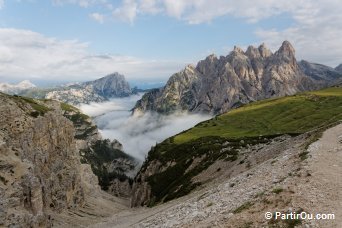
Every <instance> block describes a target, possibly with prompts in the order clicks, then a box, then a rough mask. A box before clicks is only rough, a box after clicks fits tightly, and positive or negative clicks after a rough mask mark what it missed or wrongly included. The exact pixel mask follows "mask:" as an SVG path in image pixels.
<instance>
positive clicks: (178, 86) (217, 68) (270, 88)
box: [133, 41, 342, 115]
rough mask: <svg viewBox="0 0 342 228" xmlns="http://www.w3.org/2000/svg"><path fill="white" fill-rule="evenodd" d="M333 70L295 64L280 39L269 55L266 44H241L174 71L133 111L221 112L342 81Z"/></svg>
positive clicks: (290, 50)
mask: <svg viewBox="0 0 342 228" xmlns="http://www.w3.org/2000/svg"><path fill="white" fill-rule="evenodd" d="M340 68H341V67H337V68H336V69H333V68H330V67H327V66H324V65H320V64H313V63H308V62H306V61H301V62H299V63H298V62H297V60H296V58H295V49H294V48H293V46H292V45H291V44H290V42H288V41H284V42H283V43H282V45H281V47H280V48H279V50H278V51H276V52H275V53H272V52H271V51H270V50H269V49H268V48H267V47H266V46H265V44H262V45H260V46H259V47H258V48H256V47H253V46H249V47H248V48H247V50H246V51H243V50H242V49H241V48H239V47H234V50H233V51H232V52H231V53H230V54H229V55H227V56H221V57H219V58H218V57H216V56H215V55H210V56H208V57H207V58H206V59H205V60H202V61H200V62H198V63H197V65H196V66H193V65H188V66H187V67H186V68H185V69H184V70H182V71H180V72H178V73H176V74H174V75H172V76H171V77H170V79H169V80H168V82H167V83H166V85H165V86H164V87H163V88H159V89H154V90H151V91H150V92H147V93H146V94H145V95H144V96H143V97H142V99H141V100H139V101H138V102H137V104H136V105H135V107H134V109H133V113H134V114H137V115H139V114H141V113H144V112H146V111H156V112H159V113H166V114H168V113H172V112H175V111H189V112H204V113H211V114H218V113H224V112H226V111H228V110H229V109H231V108H234V107H239V106H241V105H243V104H246V103H249V102H252V101H257V100H261V99H266V98H271V97H281V96H287V95H292V94H295V93H298V92H302V91H308V90H314V89H319V88H324V87H326V86H329V85H332V84H334V83H337V82H338V81H340V80H341V77H342V72H341V71H339V69H340Z"/></svg>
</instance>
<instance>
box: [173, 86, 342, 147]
mask: <svg viewBox="0 0 342 228" xmlns="http://www.w3.org/2000/svg"><path fill="white" fill-rule="evenodd" d="M341 119H342V88H341V87H334V88H329V89H325V90H320V91H315V92H307V93H302V94H298V95H295V96H289V97H283V98H277V99H268V100H263V101H259V102H255V103H251V104H248V105H245V106H244V107H241V108H238V109H235V110H232V111H230V112H228V113H225V114H223V115H220V116H217V117H215V118H214V119H212V120H208V121H205V122H202V123H200V124H198V125H196V126H195V127H194V128H192V129H190V130H188V131H186V132H184V133H181V134H179V135H177V136H176V137H175V139H174V142H175V143H177V144H181V143H184V142H188V141H190V140H193V139H198V138H201V137H205V136H221V137H226V138H239V137H254V136H259V135H274V134H284V133H304V132H306V131H309V130H312V129H314V128H317V127H319V126H322V125H325V124H329V123H332V122H335V121H337V120H341Z"/></svg>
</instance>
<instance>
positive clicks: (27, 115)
mask: <svg viewBox="0 0 342 228" xmlns="http://www.w3.org/2000/svg"><path fill="white" fill-rule="evenodd" d="M59 107H60V106H59V103H57V102H52V101H46V102H38V101H35V100H32V99H27V98H22V97H17V96H8V95H5V94H2V93H0V126H1V129H0V154H1V156H0V170H1V172H0V173H1V174H0V175H1V177H0V178H1V181H0V196H1V197H0V225H2V226H14V227H47V226H50V225H51V222H52V221H51V217H50V213H52V212H56V213H59V212H61V211H63V210H64V209H66V208H75V207H78V206H81V205H82V204H83V202H84V187H83V184H82V182H83V181H82V177H81V172H82V168H81V167H82V166H81V163H80V158H79V155H78V150H77V148H76V142H75V139H74V134H75V130H74V127H73V124H72V123H71V122H70V121H69V120H68V119H67V118H65V117H64V116H63V115H61V113H62V111H61V109H60V108H59Z"/></svg>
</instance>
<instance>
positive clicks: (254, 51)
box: [246, 45, 261, 59]
mask: <svg viewBox="0 0 342 228" xmlns="http://www.w3.org/2000/svg"><path fill="white" fill-rule="evenodd" d="M246 55H247V56H248V57H249V58H252V59H254V58H259V57H261V54H260V51H259V49H258V48H256V47H254V46H252V45H250V46H248V48H247V51H246Z"/></svg>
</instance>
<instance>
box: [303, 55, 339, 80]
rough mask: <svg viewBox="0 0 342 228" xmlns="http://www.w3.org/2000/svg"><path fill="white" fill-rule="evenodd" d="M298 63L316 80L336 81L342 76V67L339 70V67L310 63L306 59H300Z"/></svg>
mask: <svg viewBox="0 0 342 228" xmlns="http://www.w3.org/2000/svg"><path fill="white" fill-rule="evenodd" d="M298 65H299V67H300V69H301V70H302V71H303V72H304V73H305V74H306V75H309V76H310V77H311V78H313V79H315V80H319V81H327V82H331V83H334V82H335V81H337V80H339V79H341V78H342V69H341V71H339V70H338V67H337V68H336V69H334V68H332V67H328V66H325V65H322V64H318V63H310V62H308V61H305V60H302V61H300V62H299V63H298ZM341 68H342V66H341Z"/></svg>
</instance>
